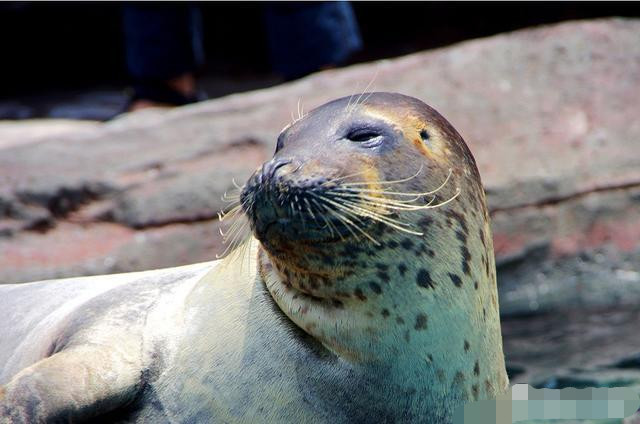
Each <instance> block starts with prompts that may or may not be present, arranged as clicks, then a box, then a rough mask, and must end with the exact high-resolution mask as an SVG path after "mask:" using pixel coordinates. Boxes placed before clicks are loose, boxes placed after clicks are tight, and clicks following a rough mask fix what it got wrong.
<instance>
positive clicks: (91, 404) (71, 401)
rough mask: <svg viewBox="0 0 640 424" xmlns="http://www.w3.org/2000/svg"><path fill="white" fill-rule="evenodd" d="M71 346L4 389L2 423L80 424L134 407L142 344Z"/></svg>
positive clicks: (0, 405) (0, 394)
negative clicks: (121, 409)
mask: <svg viewBox="0 0 640 424" xmlns="http://www.w3.org/2000/svg"><path fill="white" fill-rule="evenodd" d="M115 340H117V345H111V346H106V345H102V344H85V345H77V346H72V347H69V348H66V349H64V350H62V351H60V352H58V353H56V354H54V355H52V356H50V357H48V358H45V359H42V360H41V361H39V362H37V363H35V364H33V365H32V366H30V367H28V368H25V369H24V370H22V371H20V372H19V373H18V374H16V375H15V376H14V377H13V379H11V381H9V383H7V385H5V386H4V387H0V423H2V424H6V423H12V424H13V423H42V422H77V421H83V420H87V419H90V418H92V417H96V416H99V415H102V414H105V413H107V412H109V411H113V410H114V409H116V408H120V407H122V406H125V405H127V404H129V403H131V402H132V401H133V400H134V399H135V397H136V395H137V394H138V392H139V390H140V388H141V380H140V377H141V373H140V370H141V369H142V364H141V355H140V345H139V341H138V342H137V343H136V341H134V340H130V338H116V339H115Z"/></svg>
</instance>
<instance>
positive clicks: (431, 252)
mask: <svg viewBox="0 0 640 424" xmlns="http://www.w3.org/2000/svg"><path fill="white" fill-rule="evenodd" d="M427 255H429V256H430V257H432V258H433V257H435V256H436V252H434V251H433V249H428V250H427Z"/></svg>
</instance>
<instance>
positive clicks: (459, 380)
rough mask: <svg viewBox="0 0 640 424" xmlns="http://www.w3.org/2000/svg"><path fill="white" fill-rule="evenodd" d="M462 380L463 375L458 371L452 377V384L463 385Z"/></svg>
mask: <svg viewBox="0 0 640 424" xmlns="http://www.w3.org/2000/svg"><path fill="white" fill-rule="evenodd" d="M464 380H465V378H464V374H463V373H462V372H461V371H458V372H457V373H456V375H455V376H454V377H453V384H462V383H464Z"/></svg>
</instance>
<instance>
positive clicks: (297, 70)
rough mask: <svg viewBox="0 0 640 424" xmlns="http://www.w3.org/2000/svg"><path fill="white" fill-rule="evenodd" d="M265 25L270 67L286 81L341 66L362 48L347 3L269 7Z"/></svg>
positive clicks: (352, 15) (293, 4)
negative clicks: (270, 61) (271, 65)
mask: <svg viewBox="0 0 640 424" xmlns="http://www.w3.org/2000/svg"><path fill="white" fill-rule="evenodd" d="M265 23H266V27H267V34H268V40H269V50H270V54H271V60H272V64H273V67H274V69H275V70H276V71H278V72H280V73H281V74H282V75H283V76H284V77H285V78H287V79H294V78H298V77H301V76H304V75H306V74H309V73H311V72H314V71H317V70H319V69H323V68H326V67H330V66H335V65H340V64H342V63H343V62H344V61H345V60H346V59H348V58H349V56H351V55H352V54H353V53H355V52H356V51H358V50H360V49H361V48H362V39H361V37H360V31H359V29H358V23H357V22H356V18H355V15H354V13H353V10H352V8H351V5H350V4H349V3H348V2H308V3H307V2H305V3H298V2H292V3H271V4H268V5H266V6H265Z"/></svg>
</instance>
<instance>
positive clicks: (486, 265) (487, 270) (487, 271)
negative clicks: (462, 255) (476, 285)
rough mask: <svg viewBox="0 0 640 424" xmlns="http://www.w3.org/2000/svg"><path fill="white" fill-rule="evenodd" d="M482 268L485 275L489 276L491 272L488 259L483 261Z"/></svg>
mask: <svg viewBox="0 0 640 424" xmlns="http://www.w3.org/2000/svg"><path fill="white" fill-rule="evenodd" d="M484 270H485V273H486V274H487V277H489V278H491V273H490V272H489V260H488V259H487V261H486V262H485V263H484Z"/></svg>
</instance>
